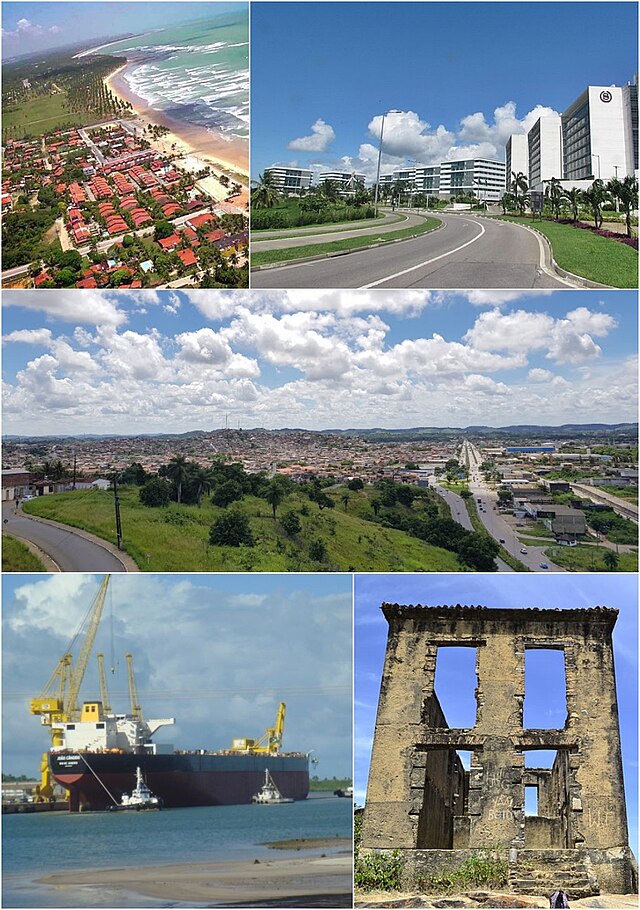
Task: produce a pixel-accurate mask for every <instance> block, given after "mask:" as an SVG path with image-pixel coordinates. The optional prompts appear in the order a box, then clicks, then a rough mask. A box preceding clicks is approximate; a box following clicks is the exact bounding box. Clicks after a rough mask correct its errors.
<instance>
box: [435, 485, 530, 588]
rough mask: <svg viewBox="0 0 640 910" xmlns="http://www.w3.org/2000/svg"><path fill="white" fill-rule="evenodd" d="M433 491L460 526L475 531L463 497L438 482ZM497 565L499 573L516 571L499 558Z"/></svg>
mask: <svg viewBox="0 0 640 910" xmlns="http://www.w3.org/2000/svg"><path fill="white" fill-rule="evenodd" d="M433 489H434V490H435V491H436V493H438V495H439V496H442V498H443V499H444V501H445V502H446V503H447V505H448V506H449V508H450V509H451V517H452V518H453V520H454V521H457V522H458V524H459V525H462V527H463V528H466V530H467V531H474V530H475V528H474V527H473V525H472V524H471V519H470V518H469V513H468V511H467V507H466V505H465V502H464V499H463V498H462V496H458V494H457V493H454V492H453V490H447V488H446V487H441V486H440V485H439V484H438V483H436V482H434V484H433ZM496 563H497V565H498V571H499V572H513V571H514V570H513V569H512V568H511V566H510V565H509V564H508V563H506V562H505V561H504V560H503V559H500V558H499V557H498V558H497V559H496Z"/></svg>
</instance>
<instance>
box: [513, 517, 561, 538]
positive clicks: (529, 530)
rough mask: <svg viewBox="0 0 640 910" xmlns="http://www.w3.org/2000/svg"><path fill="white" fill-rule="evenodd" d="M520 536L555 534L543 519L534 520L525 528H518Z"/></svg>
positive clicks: (550, 535)
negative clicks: (543, 522)
mask: <svg viewBox="0 0 640 910" xmlns="http://www.w3.org/2000/svg"><path fill="white" fill-rule="evenodd" d="M516 530H517V534H518V537H520V535H521V534H527V535H529V536H530V537H553V534H552V533H551V531H550V530H549V528H548V527H547V526H546V525H543V524H542V522H541V521H532V522H531V524H527V525H525V527H524V528H517V529H516Z"/></svg>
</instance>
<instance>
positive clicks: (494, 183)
mask: <svg viewBox="0 0 640 910" xmlns="http://www.w3.org/2000/svg"><path fill="white" fill-rule="evenodd" d="M398 182H399V183H403V184H405V185H406V186H407V188H408V189H411V190H412V191H413V192H416V193H426V194H427V195H433V196H439V197H440V198H447V197H448V198H452V197H453V198H455V197H456V196H469V195H471V194H472V193H473V194H474V195H475V196H476V198H478V199H480V200H482V201H487V202H497V201H498V200H499V199H500V198H501V196H502V194H503V193H504V187H505V163H504V161H493V160H492V159H490V158H464V159H461V160H459V161H442V162H441V163H440V164H435V165H417V166H415V167H411V168H399V169H398V170H395V171H393V173H392V174H383V175H382V176H381V177H380V184H381V185H383V186H384V185H385V184H394V183H398Z"/></svg>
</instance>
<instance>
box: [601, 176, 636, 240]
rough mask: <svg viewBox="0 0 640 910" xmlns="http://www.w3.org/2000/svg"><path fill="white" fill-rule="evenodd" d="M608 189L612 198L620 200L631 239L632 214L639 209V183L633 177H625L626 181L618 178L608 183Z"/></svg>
mask: <svg viewBox="0 0 640 910" xmlns="http://www.w3.org/2000/svg"><path fill="white" fill-rule="evenodd" d="M607 189H608V190H609V192H610V193H611V195H612V196H615V197H616V199H619V200H620V204H621V205H622V211H623V212H624V214H625V220H626V222H627V237H631V236H632V232H631V214H632V212H635V211H637V208H638V181H637V179H636V178H635V177H633V176H632V177H625V178H624V180H618V178H617V177H616V178H615V179H614V180H610V181H609V182H608V183H607Z"/></svg>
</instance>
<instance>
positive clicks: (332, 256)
mask: <svg viewBox="0 0 640 910" xmlns="http://www.w3.org/2000/svg"><path fill="white" fill-rule="evenodd" d="M427 217H429V218H431V217H432V216H431V215H428V216H427ZM433 217H435V216H433ZM443 227H444V221H441V222H440V224H439V225H438V226H437V227H434V228H431V230H430V231H422V232H421V233H419V234H414V235H413V236H412V237H397V238H396V239H395V240H380V241H379V242H378V243H369V244H367V245H366V246H354V247H353V249H351V250H336V251H335V252H332V253H318V254H317V255H316V256H303V257H302V259H285V260H283V261H282V262H267V263H265V264H264V265H254V266H251V268H250V271H251V272H264V271H266V270H267V269H280V268H284V266H287V265H300V264H302V263H305V262H317V261H318V260H320V259H335V258H336V256H348V255H349V254H350V253H362V252H363V250H375V249H376V248H377V247H380V246H391V244H392V243H405V242H406V241H407V240H416V238H418V237H422V236H423V235H425V234H435V233H436V231H439V230H440V228H443ZM249 243H251V241H249ZM249 258H251V246H249Z"/></svg>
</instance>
